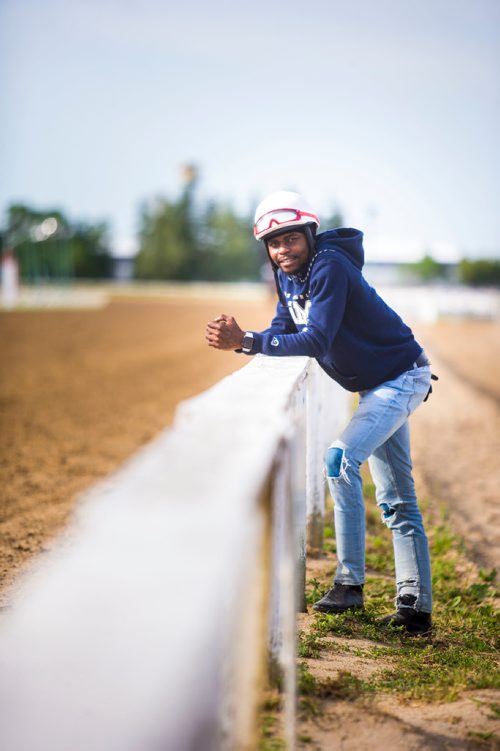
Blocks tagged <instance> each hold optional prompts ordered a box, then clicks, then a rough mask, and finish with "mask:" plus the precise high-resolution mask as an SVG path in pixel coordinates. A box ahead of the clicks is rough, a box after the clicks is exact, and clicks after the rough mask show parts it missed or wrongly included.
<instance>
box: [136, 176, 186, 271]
mask: <svg viewBox="0 0 500 751" xmlns="http://www.w3.org/2000/svg"><path fill="white" fill-rule="evenodd" d="M199 254H200V248H199V243H198V222H197V219H196V217H195V215H194V210H193V191H192V186H191V185H188V186H187V187H186V188H185V190H184V191H183V194H182V195H181V197H180V199H179V200H178V201H167V200H165V199H161V198H158V199H156V201H154V203H152V204H149V205H147V204H146V205H144V206H143V207H142V210H141V216H140V229H139V253H138V254H137V257H136V261H135V275H136V277H137V278H139V279H178V280H186V279H193V278H197V277H196V273H197V272H196V270H197V262H198V260H199Z"/></svg>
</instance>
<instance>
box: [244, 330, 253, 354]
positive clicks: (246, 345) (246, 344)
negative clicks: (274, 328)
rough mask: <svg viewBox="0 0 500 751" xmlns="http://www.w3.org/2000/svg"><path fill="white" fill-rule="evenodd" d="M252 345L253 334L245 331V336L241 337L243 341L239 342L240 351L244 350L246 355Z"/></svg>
mask: <svg viewBox="0 0 500 751" xmlns="http://www.w3.org/2000/svg"><path fill="white" fill-rule="evenodd" d="M252 347H253V334H252V332H251V331H247V332H246V334H245V336H244V337H243V341H242V342H241V351H242V352H245V353H246V354H247V355H249V354H250V352H251V351H252Z"/></svg>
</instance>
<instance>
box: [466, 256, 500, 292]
mask: <svg viewBox="0 0 500 751" xmlns="http://www.w3.org/2000/svg"><path fill="white" fill-rule="evenodd" d="M458 276H459V279H460V281H461V282H463V283H464V284H470V285H472V286H474V287H500V260H497V259H493V258H490V259H488V258H479V259H476V260H471V259H469V258H463V259H462V260H461V261H460V263H459V264H458Z"/></svg>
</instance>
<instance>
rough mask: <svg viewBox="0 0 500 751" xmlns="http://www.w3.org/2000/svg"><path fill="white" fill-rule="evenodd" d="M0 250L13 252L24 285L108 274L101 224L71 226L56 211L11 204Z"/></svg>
mask: <svg viewBox="0 0 500 751" xmlns="http://www.w3.org/2000/svg"><path fill="white" fill-rule="evenodd" d="M2 235H3V245H4V247H11V248H13V250H14V252H15V255H16V257H17V259H18V262H19V266H20V272H21V278H22V279H23V280H24V281H28V282H30V281H31V282H33V281H40V280H44V281H46V280H47V281H48V280H50V281H52V280H64V279H70V278H72V277H73V276H78V277H84V278H97V277H107V276H109V275H110V274H111V256H110V253H109V241H108V230H107V226H106V224H104V223H101V224H95V225H93V224H90V223H82V222H80V223H76V224H71V222H70V221H69V220H68V219H67V217H66V216H65V215H64V214H63V213H62V212H61V211H59V210H58V209H53V210H38V209H33V208H32V207H30V206H26V205H24V204H14V205H12V206H10V207H9V209H8V211H7V225H6V227H5V228H4V230H3V232H2Z"/></svg>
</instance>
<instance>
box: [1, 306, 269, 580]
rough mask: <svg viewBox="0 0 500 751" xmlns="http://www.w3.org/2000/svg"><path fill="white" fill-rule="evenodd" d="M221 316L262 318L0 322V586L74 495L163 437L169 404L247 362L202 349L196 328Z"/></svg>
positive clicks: (178, 311)
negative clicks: (158, 433) (159, 437)
mask: <svg viewBox="0 0 500 751" xmlns="http://www.w3.org/2000/svg"><path fill="white" fill-rule="evenodd" d="M224 305H225V308H224ZM224 309H225V310H226V312H227V311H229V310H231V311H234V314H235V315H238V316H239V318H240V319H241V321H245V325H247V326H248V327H254V328H264V327H265V325H267V320H268V315H269V309H268V310H267V311H266V310H262V305H261V304H256V303H250V302H238V301H236V302H235V301H234V300H232V301H230V302H228V303H227V304H225V303H224V302H223V301H222V300H221V301H217V302H216V303H213V304H212V303H207V302H198V301H194V302H193V301H190V302H184V303H182V302H178V301H173V300H171V301H162V302H147V301H133V302H113V303H112V304H110V305H109V306H107V307H106V308H104V309H98V310H87V311H50V310H43V311H37V312H34V311H33V312H15V313H8V314H7V313H3V314H1V315H0V353H1V354H0V361H1V363H2V367H1V374H0V457H1V458H0V483H1V501H0V540H1V542H0V579H1V581H2V582H3V583H4V585H5V584H6V583H8V582H9V581H11V579H12V577H13V575H14V574H15V573H16V572H17V571H18V569H19V568H20V567H21V566H22V564H23V563H24V562H25V561H26V560H27V559H28V558H29V557H30V556H31V555H32V554H33V553H36V552H38V551H40V550H43V549H44V548H45V547H46V546H47V545H48V544H49V540H50V538H51V536H52V535H53V534H54V533H55V532H56V531H57V530H58V529H60V528H61V526H62V525H63V524H64V523H65V522H66V520H67V518H68V514H69V512H70V510H71V508H72V505H73V499H74V496H75V494H77V493H78V492H79V491H81V490H83V489H84V488H86V487H87V486H88V485H90V484H91V483H92V482H93V481H95V480H96V479H98V478H99V477H102V476H104V475H106V474H108V473H109V472H110V471H111V470H112V469H114V468H115V467H116V466H117V465H119V464H120V463H121V462H123V461H124V459H126V458H127V457H128V456H129V455H130V454H132V453H133V452H134V451H135V450H136V449H137V448H138V447H139V446H141V445H142V444H144V443H145V442H147V441H148V440H149V439H150V438H152V437H153V436H154V435H155V434H156V433H157V432H158V431H159V430H161V428H163V427H164V426H166V425H168V423H169V422H171V420H172V417H173V414H174V410H175V406H176V404H177V403H178V402H179V401H180V400H182V399H186V398H188V397H190V396H193V395H194V394H197V393H199V392H200V391H202V390H204V389H206V388H208V387H209V386H210V385H212V384H213V383H215V382H217V381H218V380H219V379H220V378H221V377H223V376H224V375H226V374H227V373H230V372H231V371H233V370H235V369H236V368H238V367H240V366H242V365H244V364H245V363H246V362H248V360H247V358H246V357H245V356H243V355H236V354H234V353H225V352H216V351H215V350H213V349H210V348H209V347H208V346H207V345H206V343H205V339H204V331H205V324H206V322H207V321H208V320H209V318H212V317H214V316H215V315H217V314H218V313H219V312H222V311H223V310H224Z"/></svg>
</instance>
